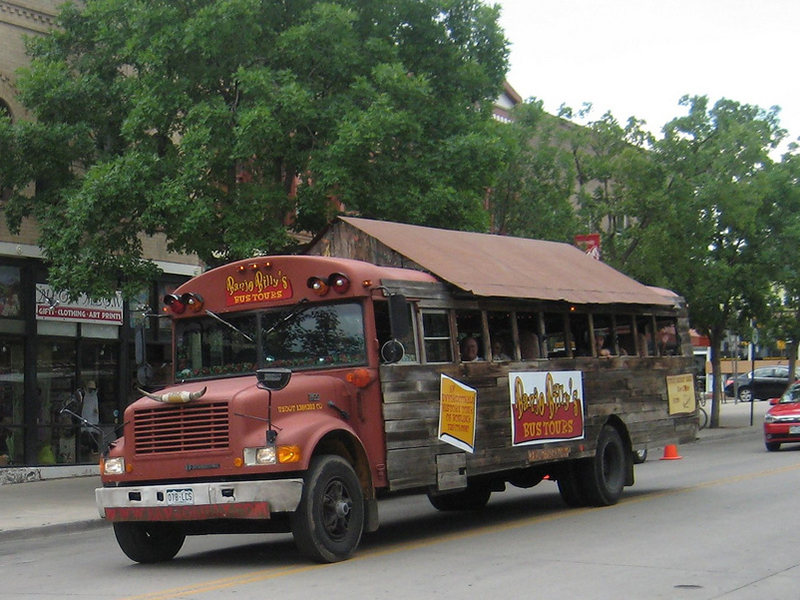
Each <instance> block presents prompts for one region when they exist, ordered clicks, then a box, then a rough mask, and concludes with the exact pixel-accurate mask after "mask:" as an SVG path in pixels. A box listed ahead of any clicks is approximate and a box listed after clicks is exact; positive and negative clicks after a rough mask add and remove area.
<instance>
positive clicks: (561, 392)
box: [96, 217, 697, 562]
mask: <svg viewBox="0 0 800 600" xmlns="http://www.w3.org/2000/svg"><path fill="white" fill-rule="evenodd" d="M164 302H165V310H166V312H167V314H168V315H169V317H170V319H171V320H172V329H173V353H172V368H173V380H174V383H173V384H172V385H170V386H169V387H167V388H165V389H160V390H157V391H153V390H151V391H147V392H145V393H143V395H142V397H141V399H139V400H137V401H136V402H134V403H133V404H131V405H130V406H129V407H128V408H127V410H126V411H125V416H124V427H123V436H122V437H120V438H119V439H118V440H116V441H114V442H112V444H111V447H110V449H109V450H108V451H107V452H106V453H105V455H104V456H103V458H102V460H101V475H102V482H103V487H102V488H100V489H98V490H97V491H96V499H97V504H98V508H99V510H100V513H101V515H102V516H103V517H104V518H105V519H108V520H109V521H111V522H112V523H113V528H114V532H115V535H116V538H117V541H118V542H119V545H120V547H121V548H122V551H123V552H124V553H125V554H126V555H127V556H128V557H130V558H131V559H132V560H134V561H138V562H156V561H165V560H169V559H171V558H172V557H174V556H175V555H176V554H177V553H178V551H179V550H180V548H181V546H182V544H183V542H184V539H185V537H186V536H187V535H198V534H209V533H231V532H242V533H254V532H281V531H291V532H292V534H293V537H294V539H295V542H296V545H297V546H298V548H299V549H300V551H301V552H302V553H303V554H304V555H305V556H307V557H308V558H310V559H312V560H316V561H322V562H333V561H338V560H343V559H346V558H347V557H349V556H351V555H352V554H353V553H354V552H355V551H356V550H357V547H358V545H359V541H360V540H361V537H362V534H363V533H364V532H371V531H374V530H376V529H377V527H378V522H379V519H378V506H379V502H378V499H379V497H383V496H385V495H387V494H391V493H393V492H404V493H408V492H419V493H421V494H427V496H428V498H429V499H430V502H431V503H432V505H433V506H434V507H435V508H436V509H439V510H479V509H481V508H483V507H484V506H485V505H486V504H487V502H488V501H489V499H490V496H491V494H492V493H493V492H499V491H502V490H503V489H505V487H506V486H507V485H509V484H510V485H513V486H518V487H523V488H528V487H532V486H534V485H536V484H537V483H539V482H540V481H542V480H543V479H544V478H545V477H547V478H548V479H549V480H551V481H556V482H557V487H558V491H559V493H560V495H561V497H562V498H563V500H564V502H565V503H566V504H567V505H569V506H608V505H613V504H615V503H616V502H617V501H618V500H619V498H620V496H621V494H622V492H623V488H624V487H625V486H630V485H632V484H633V483H634V462H635V457H636V452H637V451H641V450H643V449H646V448H647V447H648V446H650V447H654V446H657V445H667V444H678V443H685V442H689V441H692V440H693V439H694V438H695V435H696V429H697V413H696V407H695V397H694V382H693V375H692V368H693V359H692V351H691V345H690V340H689V333H688V317H687V313H686V308H685V305H684V303H683V301H682V299H681V298H680V297H679V296H677V295H675V294H673V293H671V292H669V291H666V290H663V289H657V288H652V287H648V286H645V285H642V284H640V283H638V282H636V281H633V280H632V279H630V278H628V277H626V276H624V275H622V274H621V273H619V272H617V271H615V270H613V269H612V268H610V267H608V266H607V265H605V264H603V263H602V262H600V261H597V260H595V259H593V258H591V257H589V256H587V255H585V254H584V253H582V252H581V251H580V250H578V249H576V248H574V247H572V246H569V245H565V244H559V243H554V242H543V241H539V240H529V239H518V238H510V237H503V236H493V235H485V234H474V233H465V232H454V231H444V230H437V229H431V228H425V227H415V226H408V225H400V224H397V223H381V222H376V221H370V220H366V219H356V218H349V217H341V218H339V219H337V220H336V221H335V222H334V223H333V224H332V225H331V226H330V227H329V228H328V229H327V230H325V231H324V232H322V233H321V234H320V235H319V236H318V237H317V238H315V239H314V240H313V241H312V243H311V244H310V245H309V247H308V248H307V250H306V252H305V253H304V254H302V255H291V256H288V255H287V256H259V257H254V258H252V259H249V260H242V261H238V262H234V263H232V264H228V265H225V266H221V267H218V268H215V269H212V270H209V271H207V272H205V273H203V274H201V275H199V276H197V277H195V278H193V279H191V280H190V281H188V282H186V283H185V284H183V285H182V286H180V287H179V288H178V289H177V290H176V291H175V292H174V293H173V294H170V295H168V296H167V297H166V298H165V299H164Z"/></svg>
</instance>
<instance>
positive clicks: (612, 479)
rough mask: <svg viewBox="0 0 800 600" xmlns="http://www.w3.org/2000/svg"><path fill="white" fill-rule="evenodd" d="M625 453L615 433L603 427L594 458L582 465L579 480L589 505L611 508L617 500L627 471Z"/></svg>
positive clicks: (605, 426) (613, 430)
mask: <svg viewBox="0 0 800 600" xmlns="http://www.w3.org/2000/svg"><path fill="white" fill-rule="evenodd" d="M625 454H626V450H625V444H624V443H623V442H622V438H621V437H620V435H619V432H618V431H617V430H616V429H615V428H614V427H612V426H611V425H604V426H603V428H602V429H601V430H600V435H599V436H598V438H597V450H596V451H595V455H594V458H592V459H589V460H588V461H587V462H586V465H585V468H584V469H583V471H584V472H583V477H582V478H581V479H582V484H583V487H584V490H585V491H586V497H587V499H588V501H589V504H592V505H594V506H611V505H612V504H616V503H617V502H618V501H619V499H620V497H621V496H622V490H623V488H624V487H625V475H626V472H627V467H626V463H625Z"/></svg>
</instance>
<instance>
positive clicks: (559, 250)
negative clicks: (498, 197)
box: [339, 217, 679, 306]
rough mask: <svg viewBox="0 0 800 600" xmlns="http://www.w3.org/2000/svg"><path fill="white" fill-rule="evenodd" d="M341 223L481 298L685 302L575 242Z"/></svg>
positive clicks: (345, 219)
mask: <svg viewBox="0 0 800 600" xmlns="http://www.w3.org/2000/svg"><path fill="white" fill-rule="evenodd" d="M339 220H341V221H343V222H345V223H347V224H349V225H351V226H352V227H355V228H357V229H359V230H361V231H363V232H364V233H366V234H367V235H369V236H371V237H373V238H375V239H376V240H378V241H379V242H381V243H382V244H384V245H386V246H387V247H389V248H391V249H392V250H394V251H395V252H398V253H399V254H401V255H403V256H404V257H406V258H408V259H409V260H412V261H413V262H415V263H417V264H418V265H419V266H420V267H422V268H423V269H426V270H428V271H429V272H431V273H432V274H434V275H436V276H437V277H439V278H440V279H442V280H444V281H446V282H448V283H450V284H452V285H454V286H456V287H458V288H460V289H462V290H465V291H468V292H471V293H472V294H475V295H476V296H487V297H506V298H526V299H540V300H554V301H564V302H569V303H574V304H616V303H625V304H646V305H654V306H665V305H666V306H672V305H675V304H676V299H678V298H679V297H678V296H676V295H674V294H672V295H669V294H665V293H663V292H661V293H659V291H657V290H654V289H652V288H650V287H648V286H646V285H643V284H641V283H639V282H637V281H635V280H634V279H631V278H630V277H628V276H626V275H624V274H623V273H620V272H619V271H617V270H615V269H613V268H612V267H610V266H608V265H606V264H604V263H603V262H601V261H598V260H596V259H594V258H592V257H590V256H587V255H586V254H584V253H583V252H582V251H581V250H579V249H578V248H575V247H574V246H570V245H569V244H563V243H559V242H548V241H543V240H534V239H528V238H516V237H509V236H500V235H490V234H483V233H470V232H465V231H450V230H445V229H435V228H431V227H421V226H417V225H405V224H401V223H390V222H385V221H373V220H370V219H361V218H355V217H339Z"/></svg>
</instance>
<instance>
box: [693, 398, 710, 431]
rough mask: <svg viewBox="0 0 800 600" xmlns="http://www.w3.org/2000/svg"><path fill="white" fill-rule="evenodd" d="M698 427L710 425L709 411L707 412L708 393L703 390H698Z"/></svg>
mask: <svg viewBox="0 0 800 600" xmlns="http://www.w3.org/2000/svg"><path fill="white" fill-rule="evenodd" d="M695 397H696V398H697V429H698V430H700V429H705V428H706V427H708V412H706V395H705V392H703V391H702V390H697V392H696V394H695Z"/></svg>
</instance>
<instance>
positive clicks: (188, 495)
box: [167, 489, 194, 506]
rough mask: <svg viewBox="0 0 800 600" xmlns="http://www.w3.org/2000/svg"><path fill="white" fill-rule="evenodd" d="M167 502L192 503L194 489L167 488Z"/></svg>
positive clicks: (176, 503)
mask: <svg viewBox="0 0 800 600" xmlns="http://www.w3.org/2000/svg"><path fill="white" fill-rule="evenodd" d="M167 504H169V505H170V506H182V505H186V504H194V490H191V489H184V490H167Z"/></svg>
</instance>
